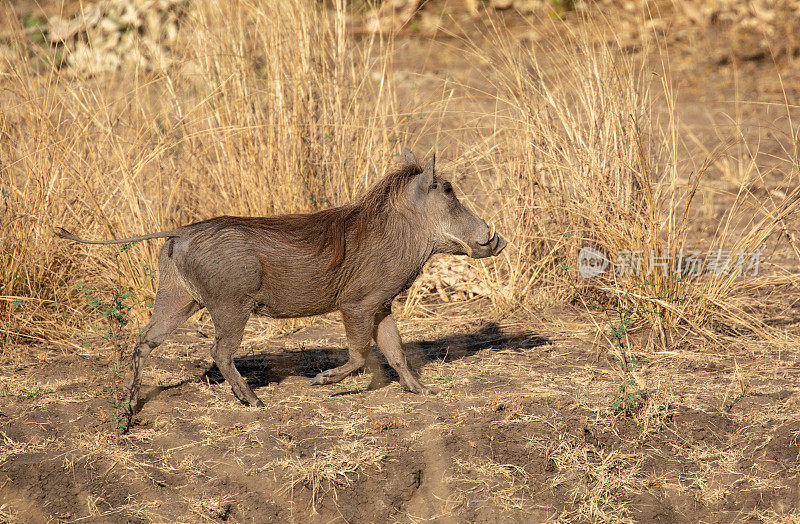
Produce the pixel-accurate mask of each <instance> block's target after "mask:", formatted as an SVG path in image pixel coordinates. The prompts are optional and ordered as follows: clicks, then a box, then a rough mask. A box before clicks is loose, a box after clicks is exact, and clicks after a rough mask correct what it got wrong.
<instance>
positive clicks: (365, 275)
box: [57, 149, 506, 424]
mask: <svg viewBox="0 0 800 524" xmlns="http://www.w3.org/2000/svg"><path fill="white" fill-rule="evenodd" d="M435 170H436V164H435V157H434V159H432V160H431V161H430V162H428V164H427V165H426V166H425V168H424V169H423V168H422V167H421V166H420V165H419V163H418V162H417V159H416V158H415V157H414V155H413V153H411V151H409V150H408V149H404V150H403V155H402V161H401V163H400V165H399V167H398V168H396V169H395V170H394V171H392V172H391V173H389V174H388V175H386V176H385V177H384V178H383V179H382V180H380V181H378V182H377V183H375V184H374V185H373V186H372V187H371V188H369V190H367V192H366V193H365V194H364V195H363V196H361V197H360V198H359V199H358V200H356V201H354V202H352V203H350V204H348V205H344V206H340V207H334V208H331V209H326V210H323V211H318V212H316V213H310V214H296V215H284V216H275V217H230V216H223V217H217V218H212V219H210V220H205V221H202V222H197V223H195V224H190V225H188V226H183V227H180V228H178V229H173V230H171V231H162V232H159V233H151V234H148V235H141V236H138V237H132V238H124V239H120V240H94V241H89V240H82V239H80V238H77V237H75V236H73V235H71V234H69V233H68V232H67V231H65V230H58V231H57V234H58V235H59V236H61V237H63V238H67V239H70V240H75V241H78V242H84V243H88V244H119V243H123V242H135V241H139V240H147V239H151V238H167V241H166V243H165V244H164V247H163V248H162V249H161V253H160V256H159V262H158V264H159V282H158V291H157V292H156V298H155V304H154V306H153V316H152V318H151V319H150V322H149V323H148V324H147V326H145V328H144V329H143V330H142V332H141V333H140V335H139V339H138V342H137V345H136V349H135V350H134V352H133V356H132V358H131V361H130V376H129V378H128V380H127V384H126V386H125V387H126V392H127V395H128V398H127V403H126V409H127V415H128V423H129V424H130V421H131V417H133V415H134V414H135V412H136V410H137V407H138V401H139V398H138V395H139V387H140V384H141V377H142V365H143V362H144V360H145V358H147V355H148V354H149V353H150V352H151V351H152V350H153V349H154V348H156V347H157V346H158V345H159V344H161V343H162V342H164V340H165V339H166V338H167V336H168V335H169V334H170V333H172V332H173V331H174V330H175V329H176V328H178V327H179V326H180V325H181V324H182V323H183V322H185V321H186V320H187V319H188V318H189V316H191V315H192V314H193V313H195V312H197V311H199V310H200V309H201V308H203V307H205V308H206V309H208V311H209V313H210V314H211V320H212V321H213V323H214V330H215V337H214V344H213V346H212V347H211V356H212V357H213V358H214V361H215V362H216V364H217V367H219V370H220V372H221V373H222V375H223V376H224V377H225V380H227V381H228V383H229V384H230V385H231V388H232V389H233V393H234V394H235V395H236V397H238V398H239V400H241V401H242V402H245V403H247V404H249V405H255V406H263V405H264V404H263V403H262V402H261V401H260V400H259V399H258V397H257V396H256V395H255V393H253V390H252V389H250V386H249V385H248V384H247V382H246V381H245V380H244V379H243V378H242V376H241V375H240V374H239V372H238V371H237V369H236V367H235V366H234V363H233V355H234V353H235V352H236V350H237V348H238V347H239V345H240V343H241V342H242V334H243V332H244V328H245V324H246V323H247V320H248V318H249V317H250V315H251V313H254V312H255V313H259V314H265V315H268V316H270V317H273V318H290V317H305V316H311V315H319V314H322V313H327V312H330V311H334V310H339V311H340V312H341V315H342V320H343V322H344V327H345V332H346V335H347V344H348V350H349V360H348V361H347V363H346V364H344V365H342V366H339V367H336V368H333V369H328V370H327V371H323V372H321V373H319V374H318V375H317V376H316V377H315V378H314V379H313V381H312V384H332V383H334V382H339V381H340V380H342V379H343V378H345V377H347V376H348V375H350V374H351V373H353V372H355V371H358V370H359V369H361V368H362V367H363V366H364V364H365V361H366V357H367V355H368V352H369V351H370V349H371V345H372V341H373V340H375V342H376V343H377V345H378V348H379V349H380V350H381V351H382V352H383V354H384V355H385V356H386V359H387V360H388V362H389V364H390V365H391V366H392V367H393V368H394V369H395V370H396V371H397V374H398V375H399V377H400V384H401V385H402V386H403V387H404V388H405V389H407V390H409V391H412V392H415V393H420V392H427V390H426V389H425V387H423V386H422V384H420V382H419V380H418V379H417V378H416V377H415V375H414V374H413V373H412V372H411V370H410V369H409V366H408V362H407V361H406V356H405V352H404V351H403V346H402V341H401V339H400V333H399V331H398V330H397V325H396V323H395V320H394V318H393V317H392V311H391V304H392V300H393V299H394V298H395V297H396V296H397V295H398V294H399V293H400V292H401V291H403V290H405V289H407V288H408V287H409V286H410V285H411V284H412V282H414V280H415V279H416V278H417V276H418V275H419V274H420V272H421V271H422V267H423V266H424V265H425V262H427V261H428V259H429V258H430V257H431V256H432V255H434V254H435V253H451V254H455V255H469V256H471V257H474V258H482V257H488V256H491V255H497V254H499V253H500V252H501V251H502V250H503V248H504V247H505V246H506V241H505V240H503V239H502V238H500V236H499V235H497V233H496V232H495V229H494V226H491V227H490V226H488V225H487V224H486V222H484V221H483V220H481V219H480V218H478V217H477V216H475V214H474V213H472V212H471V211H470V210H469V209H467V208H466V207H464V205H463V204H462V203H461V202H460V201H459V200H458V198H457V197H456V195H455V193H454V192H453V187H452V186H451V185H450V182H448V181H447V180H444V179H442V178H440V177H438V176H437V175H436V171H435Z"/></svg>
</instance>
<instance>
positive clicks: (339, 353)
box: [200, 322, 551, 394]
mask: <svg viewBox="0 0 800 524" xmlns="http://www.w3.org/2000/svg"><path fill="white" fill-rule="evenodd" d="M550 343H551V342H550V340H549V339H547V338H545V337H541V336H538V335H536V334H534V333H530V332H507V331H503V329H502V328H501V327H500V326H499V325H498V324H497V323H496V322H489V323H487V324H485V325H483V326H481V328H480V329H478V330H476V331H473V332H471V333H460V334H454V335H447V336H443V337H438V338H432V339H424V340H418V341H414V342H406V343H404V344H403V346H404V348H405V352H406V357H407V359H408V362H409V365H410V366H411V368H412V369H413V370H415V371H416V370H419V369H420V368H421V367H422V366H424V365H425V364H426V363H428V362H431V361H440V362H452V361H454V360H458V359H461V358H465V357H468V356H471V355H474V354H476V353H478V352H479V351H483V350H495V351H499V350H512V351H518V352H523V351H526V350H529V349H533V348H536V347H540V346H544V345H547V344H550ZM372 359H373V360H372V362H371V364H372V371H373V372H374V371H376V370H382V371H383V375H384V376H383V377H375V376H374V373H373V384H371V385H370V389H374V388H376V387H381V386H383V385H385V384H386V383H388V382H391V381H395V380H397V379H398V376H397V373H396V372H395V370H394V369H392V367H391V366H390V365H389V364H388V363H387V362H386V359H385V358H384V357H383V355H381V354H380V352H379V351H378V350H377V348H375V349H373V352H372ZM345 362H347V348H346V347H324V346H313V347H304V346H301V348H300V349H298V350H284V351H282V352H280V353H261V354H255V355H247V356H244V357H239V358H236V359H234V363H235V364H236V369H238V370H239V373H240V374H241V375H242V377H244V379H245V380H246V381H247V382H248V384H249V385H250V386H251V387H253V388H259V387H263V386H266V385H267V384H269V383H270V382H281V381H283V380H284V379H285V378H286V377H289V376H302V377H308V378H313V377H314V376H316V374H317V373H319V372H320V371H324V370H326V369H330V368H333V367H336V366H341V365H342V364H344V363H345ZM376 363H377V367H375V364H376ZM369 365H370V362H368V367H369ZM376 379H377V380H376ZM200 380H201V381H202V382H209V383H211V384H219V383H221V382H224V380H225V379H224V378H223V377H222V373H220V371H219V369H218V368H217V366H216V364H214V365H212V366H211V367H210V368H209V369H208V370H207V371H206V372H205V374H203V376H202V377H201V379H200ZM339 394H343V393H339ZM345 394H346V393H345Z"/></svg>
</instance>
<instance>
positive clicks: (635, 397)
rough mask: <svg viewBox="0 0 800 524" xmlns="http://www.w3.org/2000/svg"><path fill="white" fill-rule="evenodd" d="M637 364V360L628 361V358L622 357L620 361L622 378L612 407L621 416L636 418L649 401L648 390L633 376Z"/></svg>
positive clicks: (612, 410) (613, 411)
mask: <svg viewBox="0 0 800 524" xmlns="http://www.w3.org/2000/svg"><path fill="white" fill-rule="evenodd" d="M635 364H636V363H635V362H633V363H629V362H627V359H622V360H620V362H619V366H620V369H621V370H622V380H621V382H620V384H619V388H617V394H616V396H615V397H614V398H613V400H612V401H611V406H610V407H611V412H612V413H614V415H616V416H617V417H620V418H634V417H635V415H636V414H637V413H639V411H640V410H641V409H642V408H643V407H644V404H645V402H646V401H647V391H646V390H645V389H644V388H642V386H641V385H640V384H639V382H638V381H637V380H636V378H635V377H634V376H633V370H634V366H635Z"/></svg>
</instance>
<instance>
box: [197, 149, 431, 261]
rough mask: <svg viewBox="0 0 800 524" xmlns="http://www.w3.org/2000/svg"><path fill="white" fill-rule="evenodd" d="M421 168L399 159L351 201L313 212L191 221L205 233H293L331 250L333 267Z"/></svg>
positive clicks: (385, 214) (384, 213)
mask: <svg viewBox="0 0 800 524" xmlns="http://www.w3.org/2000/svg"><path fill="white" fill-rule="evenodd" d="M422 171H423V168H422V167H421V166H420V165H419V164H417V163H402V164H400V165H399V166H397V167H395V168H394V169H393V170H392V171H390V172H389V173H387V174H386V175H385V176H384V177H383V178H381V179H380V180H378V181H377V182H375V183H374V184H373V185H372V186H371V187H370V188H369V189H367V191H366V192H364V194H362V195H361V196H360V197H359V198H357V199H356V200H354V201H353V202H350V203H348V204H345V205H343V206H337V207H332V208H329V209H323V210H321V211H317V212H314V213H298V214H289V215H279V216H271V217H233V216H222V217H217V218H212V219H209V220H206V221H203V222H198V223H197V224H193V225H199V224H205V225H207V226H208V229H207V230H206V234H208V235H212V234H214V233H215V232H218V231H220V230H221V229H223V228H225V227H229V226H236V227H239V228H252V230H253V231H254V232H256V231H258V230H261V231H265V230H266V231H279V232H281V233H285V234H288V235H290V236H292V237H294V239H295V241H298V242H303V243H306V244H309V245H311V246H313V247H314V248H315V249H316V251H317V253H318V254H322V253H324V252H325V251H328V250H330V253H331V259H330V263H329V265H328V268H329V269H333V268H335V267H337V266H338V265H339V264H341V263H342V261H343V260H344V257H345V252H346V251H347V243H348V238H349V239H350V241H352V242H360V241H361V240H363V238H364V236H365V235H366V234H367V232H369V231H370V230H375V229H376V228H379V227H382V226H383V225H384V224H386V220H387V217H388V216H389V212H390V211H391V210H392V209H395V208H396V206H397V204H398V198H399V197H400V195H401V193H402V191H403V189H405V187H406V186H407V185H408V183H409V182H410V181H411V180H413V179H414V177H416V176H417V175H419V174H420V173H421V172H422Z"/></svg>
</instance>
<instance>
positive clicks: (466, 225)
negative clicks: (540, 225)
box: [403, 149, 507, 258]
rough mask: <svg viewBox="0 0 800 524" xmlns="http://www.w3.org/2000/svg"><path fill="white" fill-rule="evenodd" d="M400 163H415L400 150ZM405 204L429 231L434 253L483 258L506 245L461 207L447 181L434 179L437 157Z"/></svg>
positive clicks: (412, 187)
mask: <svg viewBox="0 0 800 524" xmlns="http://www.w3.org/2000/svg"><path fill="white" fill-rule="evenodd" d="M403 161H404V162H406V163H409V164H411V163H413V164H416V163H417V159H416V158H415V157H414V154H413V153H412V152H411V151H409V150H408V149H404V150H403ZM406 191H407V195H406V196H407V201H408V202H409V204H410V207H411V209H412V213H413V214H414V215H415V217H416V219H417V220H418V221H419V222H420V225H421V227H423V228H424V229H426V230H428V231H429V232H430V234H431V236H432V239H433V242H434V250H435V252H436V253H450V254H453V255H468V256H471V257H473V258H484V257H489V256H494V255H499V254H500V252H501V251H502V250H503V248H505V247H506V244H507V242H506V241H505V240H503V239H502V238H501V237H500V235H498V234H497V231H495V228H494V223H492V224H491V225H489V224H487V223H486V222H484V221H483V220H481V219H480V218H478V217H477V216H476V215H475V213H473V212H472V211H470V210H469V209H468V208H467V207H466V206H464V204H462V203H461V202H460V201H459V200H458V197H457V196H456V194H455V191H454V190H453V186H452V185H451V184H450V182H449V181H447V180H444V179H442V178H440V177H438V176H437V175H436V156H435V155H434V157H433V158H432V159H431V160H430V162H428V164H427V165H426V166H425V169H423V171H422V173H420V174H419V175H417V176H416V177H415V179H414V180H412V181H411V182H410V183H409V184H408V186H407V188H406Z"/></svg>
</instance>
